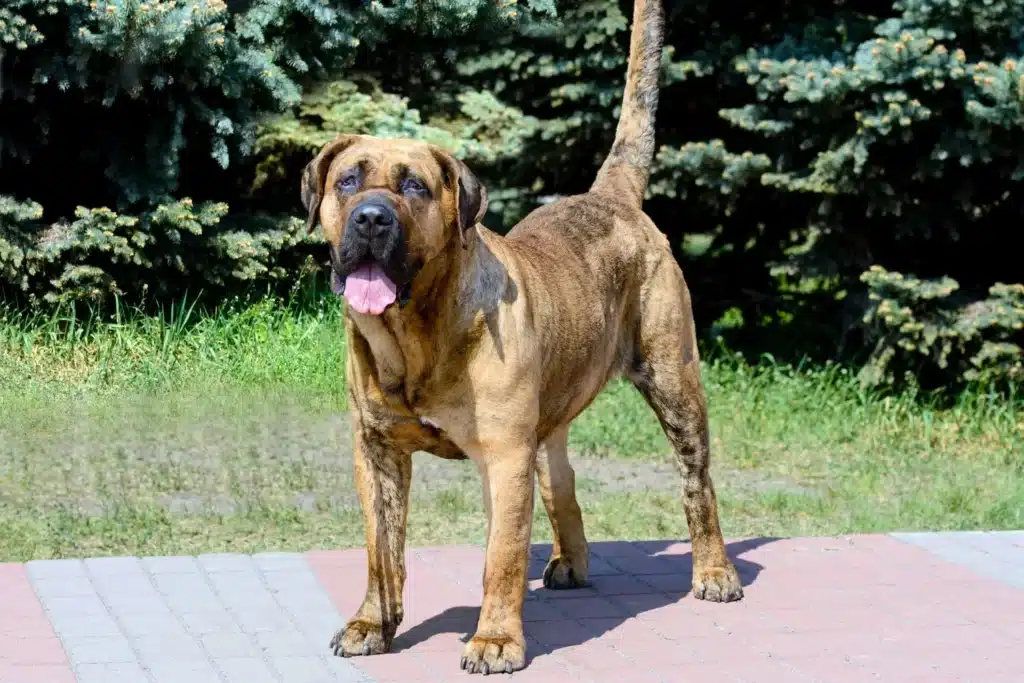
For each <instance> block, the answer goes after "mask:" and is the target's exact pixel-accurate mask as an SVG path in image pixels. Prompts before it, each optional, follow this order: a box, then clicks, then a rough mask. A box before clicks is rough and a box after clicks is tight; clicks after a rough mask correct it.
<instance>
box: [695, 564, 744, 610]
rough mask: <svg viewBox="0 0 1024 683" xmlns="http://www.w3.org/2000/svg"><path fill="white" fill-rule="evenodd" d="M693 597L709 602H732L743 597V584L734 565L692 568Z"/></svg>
mask: <svg viewBox="0 0 1024 683" xmlns="http://www.w3.org/2000/svg"><path fill="white" fill-rule="evenodd" d="M693 597H695V598H697V599H698V600H707V601H709V602H734V601H736V600H739V599H741V598H742V597H743V584H741V583H740V576H739V574H738V573H737V572H736V567H734V566H732V564H731V563H730V564H727V565H726V566H724V567H705V568H704V569H700V570H697V569H696V568H695V569H694V572H693Z"/></svg>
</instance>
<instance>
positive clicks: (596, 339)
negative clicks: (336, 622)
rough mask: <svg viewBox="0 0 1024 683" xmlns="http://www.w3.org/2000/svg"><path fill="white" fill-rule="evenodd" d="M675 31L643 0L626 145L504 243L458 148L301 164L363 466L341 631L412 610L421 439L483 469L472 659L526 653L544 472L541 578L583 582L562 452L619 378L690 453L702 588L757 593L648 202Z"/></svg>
mask: <svg viewBox="0 0 1024 683" xmlns="http://www.w3.org/2000/svg"><path fill="white" fill-rule="evenodd" d="M663 31H664V10H663V8H662V6H661V3H660V2H657V1H653V0H636V2H635V4H634V14H633V25H632V30H631V38H630V55H629V66H628V70H627V82H626V86H625V91H624V94H623V100H622V110H621V114H620V118H619V122H618V127H617V129H616V135H615V141H614V144H613V146H612V149H611V152H610V153H609V155H608V156H607V158H606V159H605V161H604V163H603V165H602V166H601V168H600V170H599V172H598V174H597V177H596V179H595V180H594V182H593V184H592V186H591V188H590V189H589V191H587V192H586V193H585V194H581V195H576V196H570V197H565V198H562V199H559V200H558V201H555V202H553V203H550V204H547V205H544V206H542V207H540V208H538V209H536V210H534V211H533V212H532V213H530V214H529V215H528V216H527V217H526V218H524V219H523V220H522V221H521V222H520V223H519V224H518V225H517V226H516V227H515V228H513V229H512V230H511V231H510V232H509V233H508V234H507V235H506V236H504V237H502V236H499V235H497V234H496V233H493V232H491V231H489V230H487V229H486V228H485V227H483V226H482V225H481V224H480V221H481V220H482V219H483V216H484V214H485V212H486V209H487V191H486V188H485V187H484V186H483V185H482V184H481V182H480V181H479V180H478V179H477V178H476V176H474V175H473V173H472V171H471V170H470V169H469V168H468V167H467V166H466V165H465V164H464V163H462V162H461V161H459V160H457V159H455V158H454V157H453V156H452V155H450V154H448V153H447V152H445V151H444V150H442V149H440V148H438V147H435V146H432V145H429V144H426V143H423V142H418V141H412V140H395V139H377V138H374V137H369V136H359V135H341V136H339V137H338V138H336V139H335V140H333V141H332V142H330V143H328V144H327V145H325V146H324V147H323V148H322V149H321V150H320V151H319V152H318V153H317V155H316V156H315V158H314V159H313V160H312V161H311V162H310V163H309V165H308V166H307V167H306V168H305V170H304V171H303V176H302V188H301V189H302V192H301V194H302V202H303V205H304V207H305V209H306V210H307V211H308V220H307V223H308V225H307V227H308V229H310V230H312V229H313V228H314V227H315V225H316V223H317V221H319V223H320V225H321V226H322V228H323V232H324V236H325V238H326V240H327V243H328V247H329V253H330V260H331V286H332V289H333V291H334V292H335V293H336V294H338V295H339V296H343V297H344V299H345V330H346V335H347V340H348V349H347V366H346V379H347V383H348V392H349V399H350V413H351V422H352V430H353V441H354V449H353V450H354V456H353V457H354V473H355V481H356V487H357V489H358V493H359V500H360V504H361V508H362V512H363V517H364V521H365V532H366V550H367V559H368V577H367V578H368V585H367V589H366V596H365V598H364V600H363V602H362V605H361V606H360V607H359V609H358V611H357V612H356V613H355V615H354V616H353V617H352V619H351V620H350V621H348V622H347V623H346V624H345V626H344V627H343V628H342V629H341V630H340V631H338V633H337V634H336V635H335V636H334V638H333V640H332V641H331V648H332V650H333V651H334V653H335V654H337V655H340V656H346V657H348V656H355V655H371V654H378V653H384V652H387V651H388V650H389V648H390V646H391V643H392V640H393V638H394V636H395V633H396V631H397V629H398V626H399V624H400V623H401V621H402V616H403V607H402V591H403V586H404V583H405V578H406V570H405V564H404V562H405V559H404V558H405V555H404V553H405V536H406V522H407V516H408V509H409V485H410V479H411V470H412V454H413V452H414V451H427V452H430V453H433V454H434V455H437V456H440V457H442V458H449V459H467V458H468V459H470V460H472V461H473V462H474V463H475V464H476V465H477V467H478V469H479V471H480V473H481V475H482V479H483V484H484V501H485V504H486V509H487V528H488V534H487V550H486V560H485V566H484V572H483V584H484V592H483V601H482V605H481V610H480V616H479V621H478V623H477V630H476V633H475V635H474V636H473V637H472V638H471V639H470V640H469V641H468V643H467V644H466V646H465V648H464V650H463V652H462V659H461V666H462V668H463V669H465V670H467V671H469V672H470V673H483V674H488V673H499V672H505V673H512V672H514V671H517V670H519V669H522V668H523V667H524V666H525V665H526V641H525V638H524V635H523V619H522V614H523V601H524V598H525V594H526V589H527V566H528V560H529V547H530V534H531V527H532V518H533V504H534V478H536V481H537V484H538V488H539V490H540V494H541V498H542V499H543V502H544V507H545V509H546V511H547V515H548V517H549V518H550V521H551V525H552V527H553V530H554V544H553V550H552V554H551V558H550V560H549V562H548V563H547V567H546V568H545V570H544V578H543V583H544V586H545V587H547V588H549V589H571V588H576V587H579V586H583V585H585V584H586V583H587V568H588V545H587V539H586V536H585V534H584V530H583V519H582V516H581V514H580V507H579V505H578V504H577V501H576V493H575V479H574V476H575V475H574V472H573V469H572V467H571V466H570V464H569V460H568V456H567V441H568V433H569V424H570V423H571V422H572V420H573V419H574V418H575V417H576V416H577V415H579V414H580V412H581V411H583V410H584V409H585V408H586V407H587V406H588V405H589V404H590V403H591V401H593V400H594V398H595V397H596V396H597V395H598V393H599V392H600V391H601V390H602V388H604V386H605V385H606V384H607V383H608V382H609V381H610V380H611V379H613V378H615V377H617V376H622V375H625V376H626V377H628V378H629V379H630V380H631V381H632V383H633V384H634V385H635V386H636V388H637V389H639V391H640V392H641V393H642V394H643V396H644V398H645V399H646V400H647V402H648V404H649V405H650V406H651V408H653V410H654V412H655V414H656V415H657V417H658V420H659V421H660V424H661V426H662V428H663V429H664V431H665V434H666V435H667V436H668V440H669V442H670V443H671V445H672V447H673V450H674V452H675V456H676V457H675V460H676V462H677V464H678V467H679V471H680V473H681V477H682V499H683V505H684V509H685V512H686V520H687V524H688V526H689V531H690V538H691V542H692V547H693V594H694V596H695V597H697V598H700V599H704V600H711V601H719V602H729V601H733V600H738V599H740V598H741V597H742V595H743V589H742V587H741V584H740V580H739V577H738V575H737V572H736V569H735V567H734V566H733V564H732V563H731V562H730V560H729V558H728V556H727V554H726V550H725V544H724V541H723V539H722V532H721V529H720V526H719V518H718V504H717V501H716V498H715V490H714V487H713V485H712V482H711V478H710V476H709V473H708V466H709V457H710V456H709V440H708V418H707V408H706V399H705V394H704V390H703V385H702V383H701V379H700V360H699V356H698V352H697V340H696V334H695V330H694V322H693V314H692V306H691V302H690V294H689V291H688V289H687V286H686V282H685V280H684V278H683V274H682V272H681V270H680V268H679V266H678V264H677V263H676V261H675V259H674V258H673V255H672V252H671V249H670V247H669V243H668V240H667V239H666V237H665V236H664V235H663V234H662V233H661V232H659V231H658V229H657V227H656V226H655V225H654V223H653V222H652V221H651V219H650V218H648V217H647V215H646V214H645V213H644V212H643V211H642V209H641V205H642V202H643V198H644V192H645V189H646V187H647V182H648V176H649V168H650V165H651V161H652V158H653V155H654V118H655V113H656V109H657V103H658V80H659V72H660V65H661V52H662V42H663Z"/></svg>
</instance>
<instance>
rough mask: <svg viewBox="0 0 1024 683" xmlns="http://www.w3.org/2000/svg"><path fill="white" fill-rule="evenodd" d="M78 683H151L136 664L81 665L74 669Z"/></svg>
mask: <svg viewBox="0 0 1024 683" xmlns="http://www.w3.org/2000/svg"><path fill="white" fill-rule="evenodd" d="M75 679H76V680H77V681H78V683H151V682H150V680H149V677H148V676H147V675H146V672H145V671H143V670H142V667H141V666H139V665H138V664H137V663H134V662H132V663H123V662H122V663H115V664H82V665H80V666H77V667H75Z"/></svg>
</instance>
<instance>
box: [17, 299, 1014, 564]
mask: <svg viewBox="0 0 1024 683" xmlns="http://www.w3.org/2000/svg"><path fill="white" fill-rule="evenodd" d="M344 349H345V341H344V337H343V334H342V327H341V322H340V317H339V310H338V305H337V303H336V302H335V301H333V300H324V301H323V303H322V304H321V305H320V307H319V308H314V309H304V310H294V309H289V308H286V307H279V306H275V305H274V304H272V303H270V302H266V303H261V304H258V305H256V306H252V307H249V308H239V309H238V310H236V311H235V312H232V313H224V314H221V315H218V316H215V317H199V316H197V315H194V314H193V313H192V312H191V311H190V310H188V309H187V308H184V307H181V308H178V309H176V310H175V311H173V312H172V313H169V314H168V315H167V316H165V317H163V318H160V317H145V316H134V315H133V316H127V317H126V318H125V320H123V321H122V322H119V323H117V324H110V323H107V324H99V323H90V322H88V321H80V320H70V319H64V318H59V317H58V318H50V319H42V318H37V319H24V318H17V319H15V318H13V317H7V318H2V317H0V380H2V384H0V529H2V530H3V532H2V533H0V561H5V560H26V559H29V558H47V557H67V556H81V555H86V554H118V553H137V554H143V553H146V554H156V553H180V552H202V551H213V550H242V551H253V550H258V549H279V550H285V549H293V550H298V549H308V548H315V547H341V546H358V545H361V544H362V518H361V514H360V512H359V509H358V506H357V504H356V500H355V494H354V491H353V486H352V481H351V465H350V462H349V461H350V451H349V448H350V443H351V438H350V434H349V432H348V421H347V417H346V412H345V411H346V396H345V388H344ZM704 381H705V385H706V389H707V392H708V399H709V404H710V410H711V423H712V432H713V446H712V448H713V463H714V464H713V470H712V472H713V475H714V477H715V482H716V487H717V489H718V492H719V501H720V505H721V514H722V521H723V526H724V528H725V530H726V533H727V534H729V535H772V534H810V533H840V532H843V533H845V532H864V531H883V530H893V529H965V528H980V527H983V528H1021V527H1024V407H1022V405H1021V403H1020V402H1019V401H1010V400H1006V399H1005V398H999V397H995V396H988V395H984V394H966V395H964V396H962V397H961V398H960V400H959V401H958V403H957V404H956V405H955V406H954V407H953V408H949V409H938V408H936V407H934V406H929V405H928V404H926V403H925V402H922V401H921V400H920V399H917V398H915V397H912V396H908V395H903V396H879V395H875V394H871V393H866V392H863V391H861V390H860V389H859V387H858V385H857V383H856V381H855V379H854V378H853V377H852V376H851V375H850V373H849V372H848V371H846V370H845V369H843V368H838V367H833V366H829V367H826V368H820V369H814V370H799V371H798V370H795V369H793V368H788V367H778V366H773V365H770V364H767V365H763V366H760V367H756V368H751V367H748V366H744V365H741V364H738V363H736V362H735V361H733V360H731V359H728V358H720V359H713V360H711V361H710V362H707V363H705V371H704ZM571 441H572V448H573V451H574V454H575V455H574V462H575V465H576V469H577V476H578V489H579V497H580V502H581V506H582V507H583V509H584V516H585V522H586V526H587V531H588V536H589V537H590V538H592V539H609V538H663V537H681V536H682V537H685V536H686V526H685V522H684V518H683V513H682V508H681V505H680V502H679V499H678V480H677V479H676V477H675V476H674V474H673V470H672V468H671V465H670V463H671V455H670V451H669V449H668V446H667V444H666V442H665V439H664V437H663V435H662V434H661V431H660V429H659V427H658V425H657V422H656V421H655V420H654V418H653V415H652V414H651V413H650V411H649V409H648V408H647V406H646V405H645V404H644V403H643V401H642V400H641V399H640V397H639V395H638V394H637V393H636V392H635V391H634V390H633V389H632V388H631V387H630V386H628V385H626V384H623V383H615V384H613V385H611V386H610V387H609V388H608V389H607V390H606V391H605V392H604V393H603V394H602V395H601V396H600V397H599V399H598V400H597V401H596V402H595V404H594V405H593V406H592V407H591V408H590V409H588V410H587V412H585V413H584V414H583V415H582V416H581V417H580V418H579V419H578V420H577V421H576V423H575V424H574V427H573V430H572V434H571ZM415 470H416V479H415V482H414V489H413V507H412V513H411V520H410V542H411V543H413V544H417V545H424V544H436V543H448V542H481V541H482V540H483V535H484V513H483V507H482V502H481V487H480V483H479V478H478V475H477V473H476V470H475V469H474V468H473V466H472V464H470V463H466V462H448V461H441V460H439V459H436V458H432V457H431V456H428V455H425V454H418V455H417V456H416V468H415ZM537 514H538V517H537V523H536V524H535V526H534V535H535V537H536V538H537V539H538V540H543V539H547V538H549V537H550V527H549V525H548V523H547V521H546V519H545V518H544V516H543V513H542V511H541V509H540V507H539V503H538V509H537Z"/></svg>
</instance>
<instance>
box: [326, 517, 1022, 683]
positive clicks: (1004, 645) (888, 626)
mask: <svg viewBox="0 0 1024 683" xmlns="http://www.w3.org/2000/svg"><path fill="white" fill-rule="evenodd" d="M548 552H550V547H549V546H536V547H534V549H533V550H532V560H531V564H530V568H531V577H530V578H531V581H530V590H529V595H528V597H527V601H526V605H525V608H524V621H525V631H526V636H527V641H528V650H529V652H528V666H527V668H526V669H525V670H524V671H522V672H519V673H517V674H516V675H515V676H514V679H515V680H517V681H519V680H521V681H523V683H530V682H531V681H549V680H550V681H556V680H557V681H560V682H562V681H591V682H593V683H602V682H609V683H610V682H611V681H630V682H631V683H632V682H637V683H643V682H644V681H652V682H654V681H661V682H672V683H676V682H683V681H700V683H714V682H715V681H723V682H725V681H728V682H730V683H737V682H740V681H750V682H756V683H774V682H779V683H803V682H807V683H810V682H826V683H845V682H847V681H849V682H856V683H859V682H862V681H863V682H867V681H871V682H873V683H885V682H888V683H911V681H931V682H934V683H940V682H942V681H965V682H971V683H1004V682H1005V683H1008V682H1009V681H1014V682H1015V683H1020V682H1021V681H1024V657H1022V656H1021V654H1020V653H1021V650H1022V646H1024V590H1022V589H1020V588H1015V587H1012V586H1009V585H1004V584H999V583H997V582H994V581H993V580H991V579H989V578H986V577H984V576H981V575H979V574H976V573H974V572H973V571H971V570H969V569H967V568H966V567H964V566H961V565H958V564H952V563H949V562H946V561H945V560H942V559H940V558H938V557H937V556H936V555H934V554H932V553H930V552H928V551H927V550H924V549H922V548H920V547H917V546H914V545H911V544H909V543H905V542H903V541H900V540H897V539H894V538H892V537H889V536H881V535H869V536H854V537H844V538H795V539H741V540H738V541H734V542H732V543H730V545H729V553H730V556H731V557H733V559H734V561H735V562H736V566H737V569H738V570H739V571H740V574H741V577H742V579H743V582H744V585H745V589H744V590H745V598H744V600H743V601H741V602H738V603H731V604H724V605H723V604H714V603H708V602H704V601H699V600H696V599H694V598H693V597H692V596H690V595H689V594H688V593H689V585H690V573H691V565H690V561H691V560H690V546H689V544H688V543H681V542H662V541H649V542H648V541H645V542H638V543H627V542H612V543H601V542H598V543H593V544H592V545H591V552H592V560H591V562H592V567H593V568H594V570H595V573H594V574H593V576H592V584H593V585H592V586H591V587H589V588H586V589H581V590H575V591H549V590H545V589H544V588H543V587H542V586H541V582H540V574H541V572H542V570H543V565H544V562H543V560H544V559H545V558H546V556H547V553H548ZM306 557H307V559H308V561H309V563H310V565H311V566H312V567H313V569H314V571H315V573H316V574H317V576H318V578H319V580H320V582H321V583H322V585H323V586H324V588H325V589H326V591H327V593H328V594H329V595H330V596H331V599H332V600H333V601H334V603H335V605H336V606H337V608H338V610H339V612H340V613H341V615H342V616H343V617H346V618H347V617H348V616H349V615H350V614H351V613H352V612H353V611H354V610H355V609H356V608H357V607H358V605H359V602H360V600H361V599H362V593H363V590H364V589H365V585H366V568H365V551H363V550H345V551H338V552H317V553H309V554H307V556H306ZM483 559H484V554H483V550H482V549H481V548H478V547H471V546H458V547H452V548H430V549H424V550H415V551H411V552H410V553H409V554H408V558H407V566H408V573H409V579H408V583H407V585H406V590H405V610H406V618H405V622H404V623H403V624H402V628H401V629H400V631H399V635H398V637H397V638H396V641H395V647H394V651H393V652H392V653H391V654H387V655H382V656H377V657H370V658H366V659H362V658H360V659H358V661H357V663H358V665H359V666H360V667H361V668H363V669H364V670H365V671H367V672H368V673H369V674H371V675H372V676H373V677H374V678H375V679H376V680H377V681H381V682H383V681H403V682H408V683H416V682H418V681H451V680H467V675H466V674H465V673H463V672H461V671H460V670H459V668H458V667H459V658H460V656H461V650H462V643H463V639H464V638H466V637H468V635H470V634H471V633H472V632H473V630H474V629H475V626H476V619H477V616H478V611H479V604H480V597H481V586H480V584H481V579H482V571H483Z"/></svg>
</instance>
